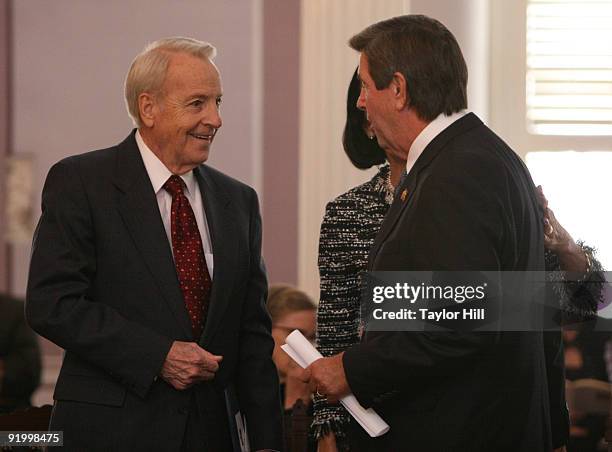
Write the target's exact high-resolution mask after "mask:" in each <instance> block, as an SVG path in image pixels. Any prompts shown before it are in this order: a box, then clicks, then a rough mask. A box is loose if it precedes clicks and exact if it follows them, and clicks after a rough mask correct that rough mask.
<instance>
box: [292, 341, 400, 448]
mask: <svg viewBox="0 0 612 452" xmlns="http://www.w3.org/2000/svg"><path fill="white" fill-rule="evenodd" d="M285 342H286V343H285V345H281V348H282V349H283V350H284V351H285V353H287V354H288V355H289V356H290V357H291V358H292V359H293V360H294V361H295V362H296V363H298V364H299V365H300V366H301V367H302V368H306V367H308V366H310V364H312V363H313V362H314V361H316V360H317V359H319V358H323V355H321V353H319V352H318V350H317V349H316V348H314V347H313V346H312V344H311V343H310V342H308V339H306V338H305V337H304V336H303V335H302V333H300V332H299V331H298V330H294V331H293V332H292V333H291V334H290V335H289V336H287V339H285ZM340 403H341V404H342V405H344V408H346V410H347V411H348V412H349V413H350V415H351V416H353V417H354V418H355V420H356V421H357V422H359V425H361V426H362V427H363V429H364V430H365V431H366V432H368V435H370V436H371V437H372V438H376V437H377V436H381V435H384V434H385V433H387V432H388V431H389V424H387V423H386V422H385V421H384V420H383V419H382V418H381V417H380V416H379V415H378V414H377V413H376V411H374V410H373V409H372V408H368V409H367V410H366V409H365V408H364V407H362V406H361V404H360V403H359V402H358V401H357V399H356V398H355V396H354V395H353V394H349V395H347V396H344V397H342V398H341V399H340Z"/></svg>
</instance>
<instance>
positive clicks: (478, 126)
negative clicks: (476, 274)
mask: <svg viewBox="0 0 612 452" xmlns="http://www.w3.org/2000/svg"><path fill="white" fill-rule="evenodd" d="M404 189H406V190H407V193H408V197H407V199H406V201H403V200H402V199H401V197H400V196H398V197H397V198H396V199H395V201H394V203H393V205H392V206H391V208H390V210H389V212H388V214H387V216H386V217H385V220H384V222H383V225H382V228H381V231H380V232H379V234H378V236H377V238H376V240H375V242H374V245H373V247H372V250H371V252H370V262H369V268H370V270H375V271H376V270H377V271H383V270H384V271H391V270H406V271H410V270H434V271H436V270H439V271H455V270H468V271H471V270H474V271H497V270H503V271H519V270H543V269H544V260H543V252H544V246H543V235H542V230H541V229H542V228H541V214H540V212H539V208H538V203H537V199H536V195H535V187H534V185H533V182H532V180H531V177H530V176H529V173H528V171H527V169H526V167H525V165H524V164H523V163H522V161H521V160H520V159H519V157H518V156H517V155H516V154H515V153H514V152H513V151H512V150H511V149H510V148H509V147H508V146H507V145H506V144H505V143H504V142H503V141H502V140H501V139H500V138H499V137H497V136H496V135H495V134H494V133H493V132H492V131H491V130H489V129H488V128H487V127H486V126H485V125H484V124H483V123H482V122H481V121H480V120H479V119H478V118H477V117H476V116H475V115H474V114H468V115H466V116H464V117H463V118H461V119H459V120H457V121H456V122H455V123H453V124H452V125H451V126H449V127H448V128H447V129H445V130H444V131H443V132H442V133H440V134H439V135H438V136H437V137H436V138H435V139H434V140H433V141H432V142H431V143H430V144H429V145H428V146H427V147H426V149H425V150H424V152H423V153H422V155H421V156H420V157H419V159H418V160H417V162H416V164H415V166H414V167H413V169H412V170H411V172H410V173H409V175H408V177H407V178H406V180H405V181H404V184H403V185H402V186H401V187H400V190H399V191H400V192H402V191H403V190H404ZM503 302H504V303H507V300H505V299H504V300H503ZM502 308H503V309H511V306H508V305H506V306H503V307H502ZM343 361H344V366H345V371H346V374H347V378H348V381H349V385H350V387H351V390H352V391H353V392H354V394H355V396H356V397H357V398H358V399H359V401H360V402H362V403H363V404H364V405H365V406H372V405H373V406H374V408H375V409H376V410H377V411H378V412H379V413H380V414H381V416H382V417H383V418H384V419H385V420H386V421H387V422H388V423H389V424H390V426H391V430H390V432H389V433H388V434H386V435H384V436H383V437H381V438H379V439H375V440H370V439H369V438H365V437H362V438H360V441H359V443H360V447H358V449H363V450H393V451H399V450H415V451H419V452H426V451H466V452H467V451H469V452H476V451H492V450H495V451H513V452H518V451H525V452H527V451H528V452H538V451H547V452H549V451H550V450H551V444H550V421H549V408H548V390H547V383H546V368H545V363H544V351H543V343H542V334H541V333H503V332H502V333H500V334H497V333H473V332H472V333H469V332H451V333H439V332H438V333H433V332H427V331H426V332H422V333H421V332H419V333H416V332H413V333H409V332H368V333H366V335H365V337H364V339H363V341H362V343H361V344H359V345H358V346H355V347H354V348H351V349H349V350H348V351H347V352H346V353H345V355H344V359H343ZM359 434H360V433H358V435H359Z"/></svg>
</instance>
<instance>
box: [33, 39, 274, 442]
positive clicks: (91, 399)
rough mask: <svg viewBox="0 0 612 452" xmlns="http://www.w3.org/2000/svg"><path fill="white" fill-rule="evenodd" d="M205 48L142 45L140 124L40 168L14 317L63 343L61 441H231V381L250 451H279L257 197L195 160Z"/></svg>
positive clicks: (210, 67) (208, 99) (181, 43)
mask: <svg viewBox="0 0 612 452" xmlns="http://www.w3.org/2000/svg"><path fill="white" fill-rule="evenodd" d="M214 56H215V48H214V47H213V46H211V45H210V44H208V43H205V42H201V41H197V40H194V39H190V38H180V37H179V38H168V39H162V40H159V41H157V42H154V43H152V44H150V45H149V46H147V47H146V48H145V50H144V51H143V52H142V53H141V54H140V55H138V56H137V57H136V58H135V60H134V62H133V63H132V66H131V68H130V70H129V73H128V75H127V79H126V83H125V98H126V103H127V106H128V111H129V114H130V116H131V117H132V119H133V120H134V122H135V124H136V126H137V129H136V130H134V131H132V133H130V135H129V136H128V137H127V138H126V139H125V140H124V141H123V142H122V143H120V144H118V145H116V146H113V147H110V148H108V149H103V150H98V151H93V152H89V153H86V154H81V155H76V156H72V157H69V158H66V159H64V160H62V161H60V162H59V163H57V164H56V165H54V166H53V167H52V168H51V170H50V171H49V174H48V176H47V180H46V183H45V187H44V189H43V194H42V215H41V218H40V221H39V224H38V228H37V230H36V234H35V237H34V244H33V251H32V261H31V267H30V277H29V282H28V292H27V303H26V315H27V319H28V321H29V323H30V325H31V326H32V327H33V328H34V329H35V330H36V331H37V332H38V333H40V334H41V335H42V336H44V337H46V338H48V339H49V340H51V341H53V342H55V343H56V344H58V345H59V346H60V347H62V348H64V349H65V350H66V354H65V356H64V362H63V365H62V370H61V372H60V375H59V378H58V381H57V385H56V388H55V394H54V398H55V407H54V411H53V416H52V419H51V425H50V429H51V430H61V431H63V432H64V437H63V441H64V448H65V450H75V451H84V450H87V451H93V450H100V451H105V452H106V451H111V450H112V451H122V450H130V451H132V450H147V451H149V450H163V451H192V450H193V451H225V450H232V447H237V445H236V444H234V445H232V436H233V435H232V434H231V433H230V432H232V431H233V427H235V425H233V423H234V422H233V414H234V413H231V414H232V415H231V416H228V410H227V409H226V395H227V393H228V388H231V393H232V394H233V395H235V396H236V397H237V400H238V401H239V405H240V409H241V414H242V415H243V416H244V418H245V419H246V425H247V429H248V437H249V440H250V447H251V448H252V450H276V449H280V448H281V420H280V419H281V412H280V402H279V395H278V377H277V373H276V369H275V367H274V364H273V362H272V357H271V355H272V350H273V348H274V343H273V340H272V337H271V335H270V319H269V316H268V314H267V313H266V310H265V299H266V290H267V289H266V288H267V281H266V275H265V270H264V267H263V264H262V259H261V219H260V215H259V207H258V200H257V195H256V193H255V191H254V190H253V189H252V188H250V187H248V186H246V185H244V184H243V183H241V182H238V181H236V180H234V179H232V178H230V177H228V176H226V175H224V174H222V173H220V172H219V171H216V170H215V169H213V168H211V167H209V166H207V165H204V164H203V163H204V162H206V160H207V159H208V155H209V152H210V149H211V145H212V142H213V141H214V138H215V135H216V133H217V131H218V130H219V128H220V127H221V116H220V113H219V106H220V104H221V96H222V86H221V78H220V75H219V70H218V69H217V67H216V66H215V64H214V63H213V61H212V59H213V58H214ZM230 418H232V420H230ZM234 433H235V432H234ZM235 436H236V435H234V437H235Z"/></svg>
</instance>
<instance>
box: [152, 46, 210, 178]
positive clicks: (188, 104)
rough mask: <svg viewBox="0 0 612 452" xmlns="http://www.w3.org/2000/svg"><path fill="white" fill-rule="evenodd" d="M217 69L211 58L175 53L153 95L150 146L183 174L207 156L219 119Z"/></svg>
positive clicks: (171, 166) (173, 170)
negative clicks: (162, 81)
mask: <svg viewBox="0 0 612 452" xmlns="http://www.w3.org/2000/svg"><path fill="white" fill-rule="evenodd" d="M221 96H222V88H221V78H220V76H219V71H218V70H217V68H216V67H215V65H214V64H213V63H212V62H211V61H210V60H203V59H201V58H198V57H195V56H192V55H189V54H185V53H176V54H173V55H172V56H171V57H170V62H169V63H168V71H167V73H166V78H165V79H164V83H163V85H162V88H161V92H160V93H158V94H157V95H156V96H155V98H156V100H155V107H154V109H153V111H154V113H153V126H152V127H151V129H150V132H151V134H150V137H151V139H152V141H153V143H150V146H151V148H152V150H153V151H154V152H155V153H156V154H157V155H158V157H160V159H161V160H162V161H163V162H164V164H165V165H166V166H167V167H168V168H169V169H170V170H171V171H172V172H174V173H177V174H182V173H185V172H187V171H189V170H191V169H192V168H194V167H196V166H198V165H199V164H201V163H203V162H205V161H206V160H207V159H208V154H209V152H210V146H211V144H212V142H213V139H214V137H215V134H216V132H217V130H218V129H219V127H221V124H222V121H221V116H220V113H219V106H220V104H221Z"/></svg>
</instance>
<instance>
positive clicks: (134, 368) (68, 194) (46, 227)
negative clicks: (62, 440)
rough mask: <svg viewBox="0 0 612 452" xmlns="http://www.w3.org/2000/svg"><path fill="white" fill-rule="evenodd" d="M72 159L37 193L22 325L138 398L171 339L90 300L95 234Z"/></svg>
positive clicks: (57, 167) (54, 170)
mask: <svg viewBox="0 0 612 452" xmlns="http://www.w3.org/2000/svg"><path fill="white" fill-rule="evenodd" d="M94 208H95V207H94V206H91V205H90V203H89V200H88V197H87V194H86V191H85V187H84V183H83V181H82V175H81V174H79V171H78V169H77V162H76V160H75V159H74V158H69V159H66V160H63V161H61V162H59V163H58V164H56V165H54V166H53V167H52V168H51V170H50V171H49V174H48V176H47V180H46V182H45V186H44V188H43V194H42V214H41V217H40V220H39V223H38V226H37V228H36V232H35V234H34V241H33V245H32V257H31V262H30V273H29V279H28V288H27V295H26V317H27V320H28V322H29V324H30V326H31V327H32V328H33V329H34V330H35V331H36V332H38V333H39V334H40V335H42V336H44V337H46V338H48V339H49V340H51V341H52V342H54V343H56V344H57V345H59V346H60V347H62V348H64V349H66V350H67V351H68V352H70V353H74V354H75V355H77V356H79V357H80V358H81V359H84V360H86V361H87V362H89V363H91V364H93V365H95V366H98V367H99V368H101V369H103V370H104V371H106V372H107V373H108V374H110V375H112V376H113V377H115V378H116V379H117V380H119V381H120V382H122V383H123V384H124V385H126V386H127V387H128V388H129V389H131V390H133V391H134V392H135V393H136V394H138V395H139V396H141V397H144V396H145V395H146V393H147V391H148V389H149V387H150V386H151V384H152V383H153V381H154V378H155V377H156V376H157V375H158V374H159V371H160V369H161V366H162V365H163V363H164V360H165V357H166V355H167V353H168V351H169V350H170V346H171V345H172V340H171V339H169V338H167V337H164V336H162V335H160V334H158V333H157V332H155V331H153V330H151V329H150V328H147V327H145V326H143V325H141V324H139V323H138V322H135V321H133V320H130V319H127V318H125V317H124V316H122V315H121V314H120V313H119V312H118V311H117V310H116V309H114V308H113V307H111V306H109V305H107V304H105V303H100V302H98V300H94V299H92V293H93V292H94V286H95V276H96V231H95V225H94V223H93V220H92V215H91V210H92V209H94Z"/></svg>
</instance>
